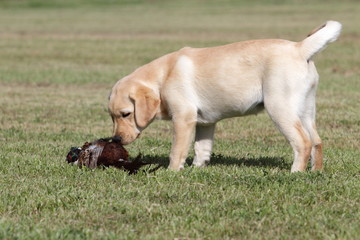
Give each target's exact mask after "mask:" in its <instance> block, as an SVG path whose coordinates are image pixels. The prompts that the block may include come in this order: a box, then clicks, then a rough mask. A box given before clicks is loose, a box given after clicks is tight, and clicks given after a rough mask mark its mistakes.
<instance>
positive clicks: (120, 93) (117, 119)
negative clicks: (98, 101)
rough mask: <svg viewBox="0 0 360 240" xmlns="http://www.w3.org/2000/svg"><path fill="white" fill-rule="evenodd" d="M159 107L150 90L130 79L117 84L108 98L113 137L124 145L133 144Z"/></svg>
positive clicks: (158, 102)
mask: <svg viewBox="0 0 360 240" xmlns="http://www.w3.org/2000/svg"><path fill="white" fill-rule="evenodd" d="M159 105H160V99H159V97H158V96H157V95H156V94H155V92H154V91H153V90H152V89H150V88H148V87H145V86H144V85H142V84H140V83H138V82H135V81H132V80H131V79H123V80H120V81H119V82H117V83H116V84H115V86H114V87H113V89H112V91H111V94H110V97H109V113H110V116H111V118H112V120H113V134H114V136H116V137H120V139H121V143H122V144H124V145H125V144H129V143H131V142H133V141H134V140H135V139H136V138H137V137H138V136H139V135H140V133H141V131H142V130H143V129H145V128H146V127H147V126H148V125H149V124H150V123H151V121H152V120H153V119H154V117H155V115H156V113H157V111H158V108H159Z"/></svg>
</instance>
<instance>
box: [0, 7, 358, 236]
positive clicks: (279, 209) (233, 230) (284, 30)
mask: <svg viewBox="0 0 360 240" xmlns="http://www.w3.org/2000/svg"><path fill="white" fill-rule="evenodd" d="M359 13H360V3H358V1H355V0H354V1H350V0H349V1H325V0H323V1H321V0H317V1H306V0H291V1H280V0H271V1H265V0H261V1H235V0H223V1H215V0H210V1H201V0H196V1H190V0H185V1H157V0H153V1H150V0H148V1H145V0H136V1H130V0H127V1H115V0H111V1H100V0H89V1H85V0H73V1H67V0H66V1H60V0H54V1H43V0H28V1H25V0H17V1H10V0H0V163H1V164H0V239H358V237H359V235H360V222H359V219H360V203H359V202H360V201H359V199H360V164H359V160H360V150H359V149H360V143H359V136H360V109H359V99H360V79H359V75H360V64H359V63H360V62H359V59H360V48H359V46H360V28H359V22H360V14H359ZM328 19H333V20H338V21H340V22H342V23H343V25H344V30H343V33H342V35H341V37H340V39H339V40H338V41H337V42H336V43H333V44H331V45H330V46H329V47H328V48H327V49H326V50H325V51H324V52H322V53H321V54H319V55H318V57H317V59H316V64H317V67H318V72H319V74H320V85H319V89H318V98H317V108H318V115H317V122H318V128H319V133H320V135H321V137H322V139H323V144H324V156H325V168H324V171H323V172H321V173H319V172H316V173H313V172H306V173H296V174H290V166H291V163H292V157H293V155H292V151H291V149H290V146H289V144H288V143H287V142H286V140H285V138H284V137H283V136H282V135H281V134H280V133H279V132H278V131H277V130H276V128H275V127H274V126H273V124H272V122H271V121H270V119H269V118H268V116H267V115H266V114H265V113H262V114H259V115H257V116H250V117H246V118H236V119H229V120H225V121H222V122H220V123H219V124H218V125H217V131H216V135H215V137H216V141H215V146H214V155H213V158H212V162H211V164H210V166H208V167H207V168H202V169H196V168H192V167H190V166H187V167H186V168H185V170H183V171H181V172H171V171H169V170H167V169H166V168H165V167H164V168H161V169H159V170H158V171H156V172H153V173H150V172H149V171H148V170H149V168H144V170H145V171H144V172H140V173H139V174H136V175H130V176H129V175H128V174H126V173H125V172H122V171H119V170H117V169H111V168H110V169H105V170H102V169H96V170H86V169H78V168H77V167H75V166H70V165H68V164H67V163H65V155H66V153H67V151H68V150H69V148H70V147H71V146H79V145H81V144H82V143H83V142H85V141H89V140H94V139H97V138H99V137H105V136H110V135H111V130H112V122H111V119H110V117H109V116H108V113H107V97H108V94H109V91H110V89H111V87H112V85H113V84H114V83H115V82H116V81H117V80H118V79H120V78H121V77H122V76H124V75H126V74H128V73H130V72H131V71H133V70H134V69H135V68H136V67H138V66H140V65H143V64H145V63H147V62H149V61H150V60H152V59H154V58H157V57H159V56H161V55H163V54H165V53H168V52H171V51H175V50H178V49H179V48H181V47H183V46H192V47H204V46H214V45H219V44H226V43H230V42H235V41H241V40H247V39H253V38H285V39H290V40H295V41H297V40H302V39H303V38H304V37H305V36H306V34H307V33H308V32H309V31H310V30H311V29H313V28H314V27H316V26H317V25H320V24H321V23H323V22H324V21H326V20H328ZM171 133H172V126H171V124H170V122H164V121H162V122H161V121H158V122H154V123H153V124H152V125H151V126H150V127H149V128H148V129H146V130H145V131H144V132H143V135H142V137H141V138H140V139H138V140H137V141H136V142H134V143H133V144H131V145H129V146H127V149H128V150H129V152H130V154H131V155H132V156H136V155H137V154H138V153H139V152H141V153H142V154H143V159H144V160H146V161H150V162H153V163H154V166H155V165H156V164H161V165H163V166H166V165H167V164H168V159H167V156H168V153H169V150H170V146H171ZM192 157H193V152H191V153H190V156H189V159H188V163H189V165H190V164H191V160H192ZM150 168H151V167H150Z"/></svg>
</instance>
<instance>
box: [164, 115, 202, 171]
mask: <svg viewBox="0 0 360 240" xmlns="http://www.w3.org/2000/svg"><path fill="white" fill-rule="evenodd" d="M173 122H174V138H173V143H172V146H171V153H170V165H169V168H170V169H172V170H175V171H178V170H181V169H183V168H184V163H185V160H186V157H187V155H188V152H189V148H190V144H191V142H192V140H193V136H194V130H195V125H196V121H195V120H194V118H192V117H190V118H189V117H184V118H183V117H179V116H176V117H175V118H174V120H173Z"/></svg>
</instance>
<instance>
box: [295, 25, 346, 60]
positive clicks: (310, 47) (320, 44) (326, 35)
mask: <svg viewBox="0 0 360 240" xmlns="http://www.w3.org/2000/svg"><path fill="white" fill-rule="evenodd" d="M341 27H342V26H341V23H339V22H336V21H327V22H326V23H325V24H324V25H322V26H320V27H318V28H315V29H314V30H312V31H311V32H310V33H309V35H308V37H307V38H305V39H304V40H303V41H302V42H300V51H301V52H302V55H303V56H304V57H305V58H306V59H307V60H310V59H311V58H312V57H313V56H315V54H317V53H318V52H320V51H321V50H323V49H324V48H325V47H326V46H327V45H328V44H329V43H332V42H335V41H336V39H337V38H338V37H339V35H340V32H341Z"/></svg>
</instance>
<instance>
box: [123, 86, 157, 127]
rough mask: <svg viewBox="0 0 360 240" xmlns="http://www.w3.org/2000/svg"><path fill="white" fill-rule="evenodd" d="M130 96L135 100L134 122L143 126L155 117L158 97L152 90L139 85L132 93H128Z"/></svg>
mask: <svg viewBox="0 0 360 240" xmlns="http://www.w3.org/2000/svg"><path fill="white" fill-rule="evenodd" d="M130 98H131V99H132V100H133V101H134V102H135V120H136V124H137V125H138V126H139V127H141V128H145V127H146V126H147V125H148V124H149V122H150V121H151V120H152V119H153V118H154V117H155V114H156V112H157V109H158V107H159V105H160V99H159V97H158V96H156V95H155V93H154V92H153V90H151V89H150V88H147V87H139V88H138V89H137V90H136V92H135V93H134V94H132V95H130Z"/></svg>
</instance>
